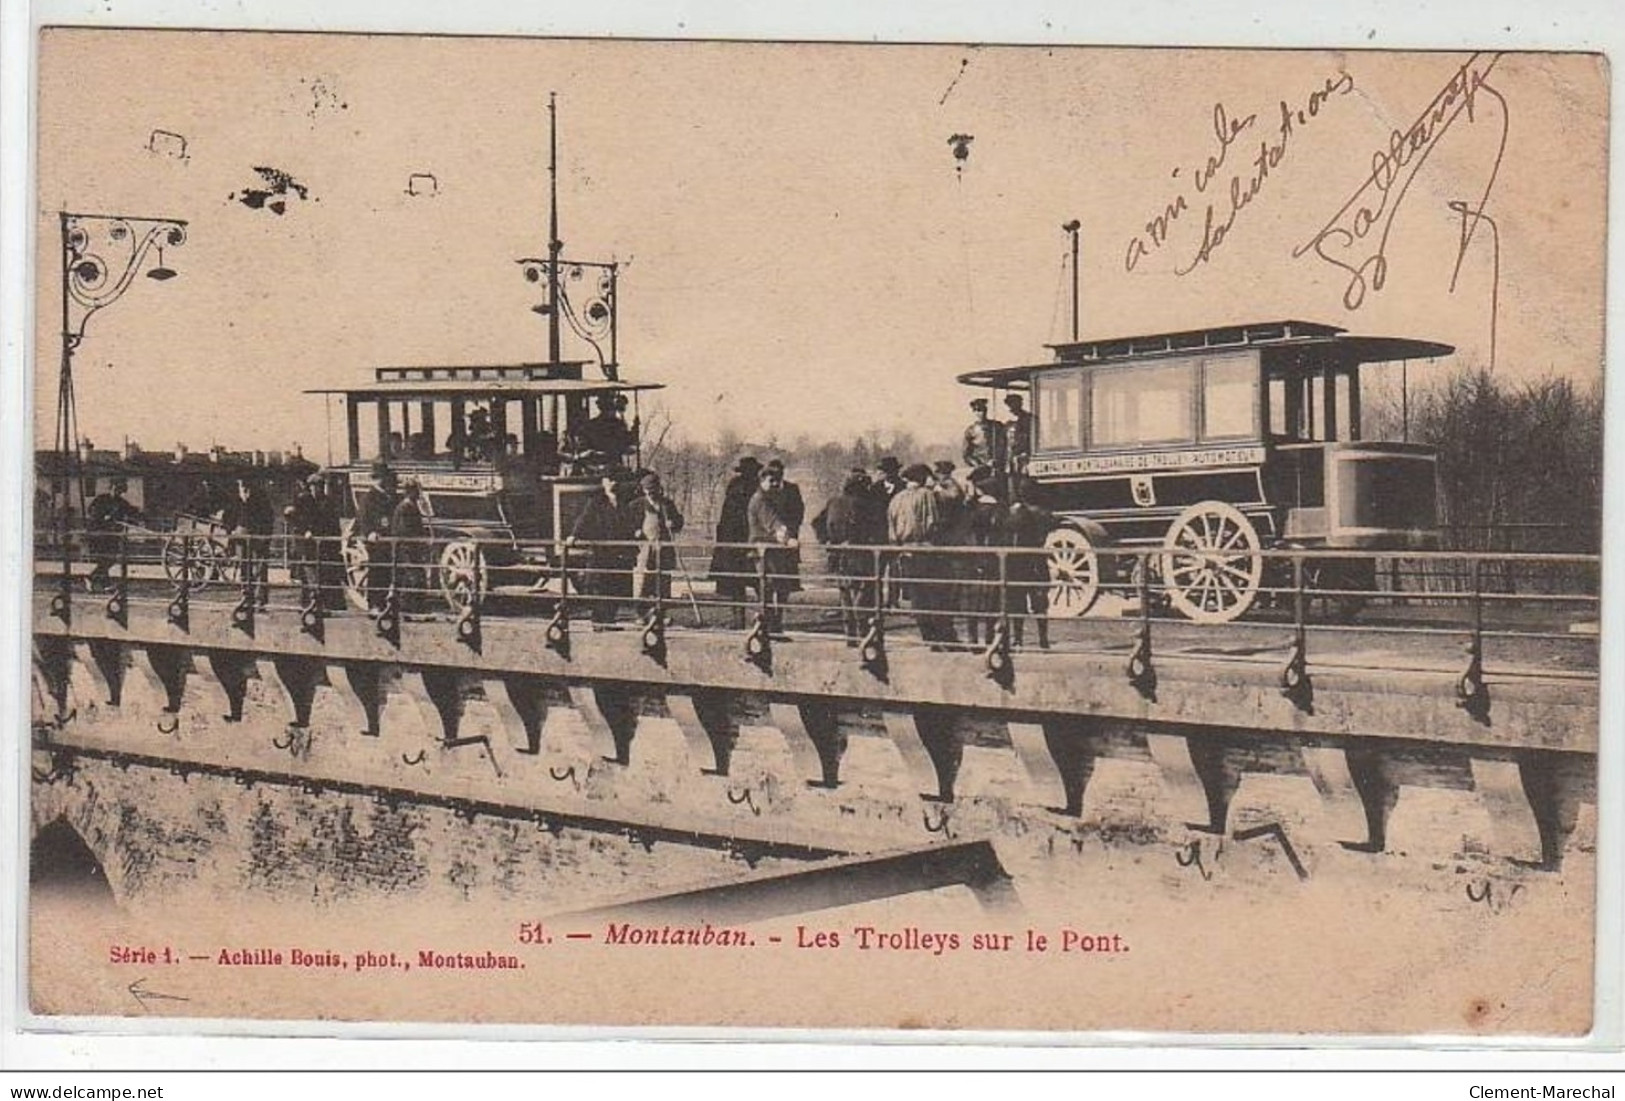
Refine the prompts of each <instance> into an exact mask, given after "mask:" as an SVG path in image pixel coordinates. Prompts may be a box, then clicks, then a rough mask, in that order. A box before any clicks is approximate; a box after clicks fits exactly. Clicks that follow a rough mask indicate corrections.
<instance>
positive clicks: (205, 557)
mask: <svg viewBox="0 0 1625 1101" xmlns="http://www.w3.org/2000/svg"><path fill="white" fill-rule="evenodd" d="M163 558H164V576H165V577H167V578H169V580H170V581H172V582H174V583H175V584H176V585H179V584H180V580H181V574H182V573H185V574H186V580H187V582H188V586H189V587H190V588H191V590H192V591H193V592H197V591H198V590H199V589H202V588H203V587H204V586H205V585H207V584H208V583H209V582H210V580H212V579H213V578H215V577H218V576H219V573H218V571H217V569H216V566H215V554H214V543H213V541H212V540H209V539H197V538H194V539H193V540H192V547H191V558H190V559H188V558H187V548H186V537H185V536H181V535H171V536H169V537H167V538H166V539H165V540H164V549H163Z"/></svg>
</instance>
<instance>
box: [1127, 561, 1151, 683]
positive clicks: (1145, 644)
mask: <svg viewBox="0 0 1625 1101" xmlns="http://www.w3.org/2000/svg"><path fill="white" fill-rule="evenodd" d="M1134 557H1135V567H1136V568H1135V573H1136V574H1137V575H1138V576H1137V578H1136V589H1137V590H1138V593H1139V598H1140V627H1139V632H1138V636H1137V637H1136V639H1135V643H1134V652H1133V653H1131V654H1130V655H1129V659H1128V682H1129V684H1131V685H1133V687H1134V689H1135V691H1137V692H1139V693H1140V695H1141V696H1143V697H1145V698H1146V699H1148V700H1152V701H1155V700H1156V698H1157V670H1156V666H1154V665H1153V664H1152V662H1151V555H1150V552H1149V551H1136V552H1135V556H1134Z"/></svg>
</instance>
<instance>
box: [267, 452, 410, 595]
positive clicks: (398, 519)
mask: <svg viewBox="0 0 1625 1101" xmlns="http://www.w3.org/2000/svg"><path fill="white" fill-rule="evenodd" d="M299 507H300V502H299V501H298V500H295V502H294V504H293V505H292V506H290V507H289V516H288V527H289V530H291V531H292V532H294V534H295V536H296V545H297V541H298V539H299V538H301V537H302V538H303V540H305V541H306V545H307V546H308V544H309V543H310V542H315V543H316V544H317V545H316V546H315V547H312V548H310V549H312V550H315V551H317V552H318V553H317V554H316V555H314V556H312V555H307V554H304V553H301V554H300V555H299V560H300V561H301V562H306V561H314V562H315V563H316V569H317V579H318V581H319V580H320V561H321V559H320V552H321V550H322V549H323V548H326V547H328V546H332V547H334V548H335V549H336V548H337V543H336V542H335V541H333V540H327V539H313V537H312V535H311V534H310V532H311V530H312V529H309V528H305V527H304V526H303V525H302V524H301V523H298V522H296V518H295V516H294V515H292V513H293V510H294V509H297V508H299ZM321 519H322V527H323V529H324V530H325V529H326V528H327V527H328V523H327V519H326V515H325V512H324V514H323V515H322V516H321ZM332 531H333V534H335V535H336V534H338V525H337V520H336V518H335V519H334V521H333V522H332ZM355 534H356V535H357V536H358V537H359V538H360V539H361V540H362V541H363V542H364V543H366V545H367V608H368V611H369V612H370V613H371V614H373V615H377V614H378V613H379V612H381V611H382V610H383V609H384V607H385V605H386V604H387V602H388V598H389V591H390V589H392V588H393V589H394V590H395V596H396V600H397V607H398V608H399V610H400V612H401V614H403V615H404V614H408V613H416V612H421V611H423V610H424V606H425V603H426V601H427V598H428V595H429V591H430V590H429V575H428V569H427V566H428V562H429V542H428V539H427V536H428V534H429V523H428V519H427V513H426V511H425V510H424V506H423V486H422V484H421V483H419V481H418V480H417V479H416V478H407V479H406V480H405V481H404V482H402V481H401V480H400V478H399V476H397V475H396V473H395V471H394V470H392V469H391V468H390V467H389V465H388V464H387V463H382V462H378V463H374V464H373V467H372V485H371V486H370V487H368V489H367V491H366V492H365V493H363V494H362V495H361V499H360V500H359V501H358V502H357V507H356V516H355ZM341 568H342V567H341ZM340 580H341V584H342V578H341V579H340ZM307 584H308V582H307ZM320 591H321V592H322V593H323V599H326V593H327V592H328V588H327V585H326V584H325V583H323V584H322V585H321V590H320ZM340 599H341V601H342V592H341V595H340Z"/></svg>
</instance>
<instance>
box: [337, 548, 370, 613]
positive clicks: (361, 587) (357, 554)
mask: <svg viewBox="0 0 1625 1101" xmlns="http://www.w3.org/2000/svg"><path fill="white" fill-rule="evenodd" d="M340 554H341V555H342V556H343V558H344V599H345V600H347V601H349V602H350V606H351V607H352V608H354V609H356V610H357V611H360V612H365V611H369V610H370V609H371V607H372V606H371V605H370V604H368V603H367V583H368V576H369V574H370V573H371V568H370V566H369V563H370V561H371V556H370V554H369V553H368V551H367V544H366V543H365V542H363V541H362V540H360V539H357V538H354V537H351V538H348V539H346V540H344V543H343V546H342V548H341V550H340Z"/></svg>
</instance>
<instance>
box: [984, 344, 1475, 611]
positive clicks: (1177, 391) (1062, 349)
mask: <svg viewBox="0 0 1625 1101" xmlns="http://www.w3.org/2000/svg"><path fill="white" fill-rule="evenodd" d="M1050 347H1051V348H1052V349H1053V351H1054V353H1055V358H1054V361H1053V362H1050V363H1043V364H1032V365H1026V366H1017V367H1007V368H1002V369H996V370H985V371H973V372H970V373H968V374H965V375H961V376H959V381H960V382H961V383H963V384H965V385H969V386H983V387H990V388H994V389H1001V390H1002V389H1008V390H1015V391H1020V392H1023V393H1026V394H1028V395H1030V399H1031V404H1032V406H1033V417H1034V424H1033V429H1034V431H1033V440H1032V452H1031V457H1030V459H1029V460H1028V463H1027V469H1026V474H1027V477H1028V482H1027V485H1028V487H1029V488H1028V492H1029V496H1030V497H1031V499H1032V500H1033V502H1034V503H1036V504H1040V505H1042V506H1043V507H1045V508H1047V509H1049V510H1050V511H1052V512H1054V513H1055V514H1056V515H1057V517H1058V518H1059V520H1060V524H1059V526H1058V527H1056V528H1055V529H1054V530H1053V531H1052V532H1051V533H1050V535H1049V537H1048V539H1047V541H1046V545H1047V546H1048V548H1049V552H1050V557H1049V567H1050V576H1051V580H1052V588H1051V609H1052V611H1051V614H1052V615H1062V616H1065V615H1074V616H1076V615H1083V614H1084V613H1085V612H1087V611H1088V610H1089V609H1090V607H1091V606H1093V605H1094V603H1095V601H1096V599H1097V597H1098V596H1099V593H1100V588H1101V583H1102V560H1101V556H1100V555H1099V553H1098V550H1099V549H1100V548H1101V547H1103V546H1123V547H1144V546H1160V547H1161V548H1162V552H1161V553H1160V554H1158V555H1154V556H1152V557H1151V558H1149V559H1147V561H1148V562H1149V563H1150V565H1151V568H1152V569H1153V571H1155V572H1156V573H1157V574H1159V575H1160V576H1159V577H1156V578H1155V580H1156V582H1157V589H1158V591H1160V593H1161V594H1162V595H1163V596H1164V597H1165V598H1166V600H1167V602H1168V603H1169V604H1170V605H1171V606H1172V607H1173V608H1174V609H1175V610H1177V611H1178V612H1180V613H1181V614H1183V615H1184V616H1186V617H1188V618H1190V619H1193V620H1197V621H1204V622H1215V623H1222V622H1227V621H1229V620H1233V619H1235V618H1237V617H1239V616H1241V615H1243V614H1245V613H1246V612H1247V611H1248V610H1249V609H1250V608H1251V607H1252V606H1253V604H1254V602H1255V601H1256V599H1257V598H1258V595H1259V592H1260V589H1261V588H1262V587H1263V586H1264V584H1265V580H1266V579H1265V571H1264V559H1263V558H1262V557H1261V556H1260V554H1259V553H1258V552H1259V551H1260V550H1263V549H1269V548H1305V549H1343V548H1347V549H1350V550H1358V551H1383V550H1386V551H1402V550H1421V549H1428V548H1432V547H1436V546H1437V545H1438V529H1437V517H1436V501H1437V476H1436V455H1435V452H1434V451H1433V449H1432V448H1428V447H1424V446H1419V445H1416V444H1410V443H1393V442H1375V441H1371V440H1366V439H1364V438H1363V435H1362V425H1361V417H1360V370H1361V367H1362V366H1363V365H1364V364H1367V363H1386V362H1392V361H1396V360H1410V359H1431V358H1435V357H1438V356H1443V355H1448V354H1450V353H1451V352H1453V351H1454V350H1455V349H1454V348H1452V347H1451V346H1449V345H1446V344H1439V343H1435V342H1432V341H1426V340H1410V339H1401V338H1390V337H1370V336H1351V335H1349V334H1348V333H1347V332H1346V330H1343V329H1340V328H1337V327H1335V326H1331V325H1319V324H1312V323H1309V322H1304V321H1277V322H1266V323H1260V324H1249V325H1241V326H1235V327H1228V328H1218V329H1201V330H1195V331H1190V332H1179V333H1163V334H1157V335H1151V336H1137V337H1129V338H1123V339H1112V340H1088V341H1079V342H1074V343H1068V344H1056V345H1051V346H1050ZM1312 563H1313V569H1314V570H1315V571H1316V573H1317V577H1316V578H1315V581H1316V582H1317V587H1322V588H1327V589H1338V590H1343V591H1358V590H1366V589H1370V588H1372V587H1374V582H1375V571H1374V566H1373V563H1372V560H1371V559H1370V558H1369V557H1364V558H1355V557H1350V558H1349V559H1330V560H1328V559H1326V558H1315V559H1313V560H1312ZM1107 580H1113V578H1110V577H1109V578H1108V579H1107Z"/></svg>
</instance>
